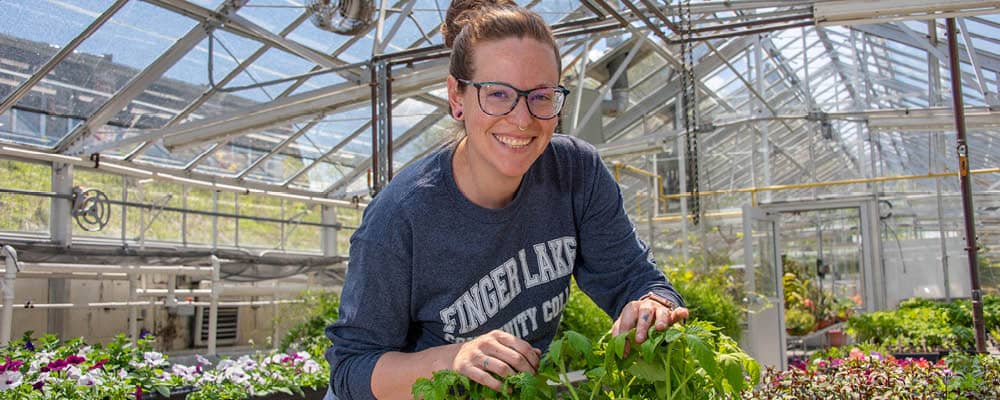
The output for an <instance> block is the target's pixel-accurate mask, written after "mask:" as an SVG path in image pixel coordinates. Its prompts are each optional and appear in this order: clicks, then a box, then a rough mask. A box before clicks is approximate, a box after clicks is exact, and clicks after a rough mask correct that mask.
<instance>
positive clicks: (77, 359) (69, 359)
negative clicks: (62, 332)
mask: <svg viewBox="0 0 1000 400" xmlns="http://www.w3.org/2000/svg"><path fill="white" fill-rule="evenodd" d="M84 361H87V359H86V358H83V357H81V356H78V355H75V354H74V355H70V356H69V357H66V362H68V363H70V364H73V365H77V364H80V363H82V362H84Z"/></svg>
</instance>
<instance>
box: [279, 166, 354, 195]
mask: <svg viewBox="0 0 1000 400" xmlns="http://www.w3.org/2000/svg"><path fill="white" fill-rule="evenodd" d="M352 169H353V168H351V167H345V166H342V165H338V164H334V163H331V162H326V161H321V162H320V163H319V164H318V165H316V166H313V167H311V168H310V169H309V171H307V172H306V173H305V174H302V176H300V177H298V178H297V179H295V180H294V181H292V183H291V185H290V186H291V187H293V188H296V189H303V190H311V191H314V192H319V191H322V190H325V189H326V188H328V187H330V185H333V184H334V183H335V182H337V181H338V180H340V178H342V177H343V176H344V174H346V173H348V172H350V171H351V170H352Z"/></svg>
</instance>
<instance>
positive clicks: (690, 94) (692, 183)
mask: <svg viewBox="0 0 1000 400" xmlns="http://www.w3.org/2000/svg"><path fill="white" fill-rule="evenodd" d="M679 7H680V8H681V9H680V10H679V11H680V12H678V15H679V16H680V20H681V21H680V24H679V25H680V28H681V33H680V36H681V60H682V63H683V71H681V87H682V89H681V90H682V100H683V107H684V138H685V142H686V144H687V148H686V151H685V156H686V159H685V160H686V162H687V165H686V168H687V191H688V193H690V194H691V197H690V198H689V199H688V210H690V211H689V212H690V213H691V221H692V222H693V223H694V224H695V225H698V222H699V220H700V217H701V208H700V197H699V196H698V176H699V175H698V135H697V134H698V114H697V109H698V102H697V99H696V98H695V94H696V92H697V89H696V86H695V80H694V51H693V49H692V43H693V41H692V40H691V39H692V34H691V30H692V22H691V0H684V1H682V2H681V3H680V4H679Z"/></svg>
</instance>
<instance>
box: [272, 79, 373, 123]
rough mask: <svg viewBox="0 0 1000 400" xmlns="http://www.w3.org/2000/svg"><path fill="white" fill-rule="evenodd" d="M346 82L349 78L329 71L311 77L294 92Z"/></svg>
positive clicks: (369, 115) (369, 117) (293, 92)
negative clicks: (346, 78)
mask: <svg viewBox="0 0 1000 400" xmlns="http://www.w3.org/2000/svg"><path fill="white" fill-rule="evenodd" d="M344 82H347V80H345V79H344V77H343V76H341V75H339V74H338V73H336V72H328V73H325V74H320V75H316V76H313V77H311V78H309V79H308V80H306V81H305V83H303V84H301V85H299V87H297V88H295V90H294V91H292V94H293V95H295V94H299V93H302V92H308V91H312V90H316V89H321V88H325V87H329V86H333V85H336V84H338V83H344ZM368 119H371V113H369V114H368Z"/></svg>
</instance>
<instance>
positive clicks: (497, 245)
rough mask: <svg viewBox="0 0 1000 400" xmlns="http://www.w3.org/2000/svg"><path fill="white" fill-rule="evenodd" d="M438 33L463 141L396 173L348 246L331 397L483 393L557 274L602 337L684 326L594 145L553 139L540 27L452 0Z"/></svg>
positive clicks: (517, 362)
mask: <svg viewBox="0 0 1000 400" xmlns="http://www.w3.org/2000/svg"><path fill="white" fill-rule="evenodd" d="M442 33H443V34H444V37H445V43H446V44H447V45H448V46H450V47H452V53H451V67H450V71H449V72H450V76H449V77H448V98H449V104H450V106H451V113H452V117H454V119H455V120H457V121H459V123H460V124H462V125H463V126H464V128H465V135H464V137H462V138H461V139H459V140H458V141H457V142H456V143H453V144H451V145H449V146H446V147H444V148H442V149H440V150H438V151H436V152H435V153H433V154H430V155H428V156H427V157H426V158H424V159H422V160H419V161H417V162H415V163H414V164H413V165H411V166H410V167H408V168H406V169H405V170H403V171H401V173H400V174H399V175H398V176H397V177H396V178H395V179H394V180H393V181H392V183H390V184H389V185H388V186H387V187H386V188H385V190H383V191H382V193H380V194H379V195H378V196H377V197H376V198H375V199H373V201H372V202H371V203H370V204H369V205H368V208H367V209H366V210H365V215H364V221H363V222H362V224H361V226H360V227H359V228H358V230H357V231H356V232H355V233H354V235H353V236H352V237H351V253H350V265H349V268H348V273H347V280H346V282H345V285H344V289H343V294H342V298H341V306H340V319H339V320H338V321H337V322H335V323H334V324H333V325H331V326H330V327H328V328H327V336H328V337H329V338H330V339H331V340H332V341H333V343H334V345H333V346H332V347H331V348H330V350H329V351H328V353H327V358H328V359H329V361H330V366H331V389H332V392H333V393H334V394H336V396H338V397H339V398H341V399H369V398H373V397H377V398H380V399H382V398H386V399H388V398H409V396H410V388H411V386H412V384H413V382H414V381H415V380H416V379H417V378H419V377H429V376H431V374H432V372H433V371H436V370H441V369H452V370H455V371H458V372H459V373H461V374H464V375H466V376H468V377H469V378H470V379H472V380H473V381H476V382H479V383H481V384H483V385H486V386H489V387H492V388H494V389H496V390H499V389H500V385H501V383H500V381H499V380H497V379H496V377H495V376H494V375H496V376H507V375H510V374H514V373H517V372H534V371H536V369H537V368H538V362H539V358H540V356H541V354H542V350H543V349H546V348H547V347H548V345H549V343H550V342H551V341H552V339H553V336H554V335H555V333H556V329H557V327H558V325H559V319H560V316H561V315H562V310H563V307H564V305H565V304H566V300H567V299H568V297H569V288H570V276H571V275H572V276H575V277H576V280H577V282H578V283H579V286H580V288H581V289H583V290H584V291H585V292H586V293H587V294H588V295H589V296H590V297H591V298H592V299H593V300H594V301H595V302H596V303H597V304H598V305H600V306H601V307H602V308H603V309H604V310H605V311H606V312H607V313H608V314H609V315H611V316H613V317H614V318H616V321H615V323H614V327H613V330H612V331H613V333H615V334H618V333H620V332H626V331H628V330H629V329H632V328H636V329H637V332H638V333H637V337H636V339H637V341H640V342H641V341H642V340H644V339H645V337H644V336H645V332H646V331H647V330H648V328H649V327H650V326H655V327H656V328H657V329H661V330H662V329H666V328H667V326H669V325H670V324H671V323H673V322H674V321H677V320H679V319H682V318H685V317H686V316H687V310H686V309H684V308H678V307H677V306H679V305H683V303H682V300H681V298H680V296H679V295H678V294H677V292H676V291H675V290H674V289H673V287H672V286H671V285H670V283H669V282H668V281H667V280H666V278H665V277H664V276H663V274H662V273H661V272H660V271H659V269H658V268H657V267H656V266H655V264H654V263H653V260H651V259H650V258H649V252H648V250H647V249H646V248H645V246H644V245H643V244H642V243H641V242H639V240H638V239H637V238H636V235H635V231H634V229H633V226H632V224H631V223H630V222H629V220H628V217H627V216H626V214H625V211H624V208H623V206H622V198H621V193H620V191H619V189H618V186H617V184H616V182H615V181H614V180H613V178H612V177H611V174H610V173H609V172H608V170H607V168H606V167H604V165H603V164H602V163H601V160H600V158H599V157H598V155H597V152H596V151H595V149H594V147H593V146H590V145H589V144H587V143H585V142H583V141H581V140H578V139H575V138H572V137H567V136H562V135H556V136H554V135H553V132H554V131H555V129H556V125H557V124H558V116H559V111H560V110H561V108H562V105H563V102H564V100H565V98H566V94H567V93H568V91H567V90H566V89H565V88H562V87H560V86H558V85H559V78H560V71H561V69H562V68H561V62H560V56H559V53H558V46H556V43H555V40H554V38H553V36H552V32H551V30H550V29H549V27H548V26H547V25H546V24H545V22H544V20H542V19H541V17H539V16H538V15H537V14H535V13H534V12H532V11H529V10H526V9H524V8H520V7H518V6H517V5H516V4H514V3H513V2H512V1H509V0H508V1H504V0H494V1H489V2H487V1H482V0H478V1H477V0H460V1H456V2H454V3H452V5H451V7H450V8H449V10H448V14H447V16H446V21H445V25H444V26H443V27H442ZM330 397H332V396H330Z"/></svg>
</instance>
